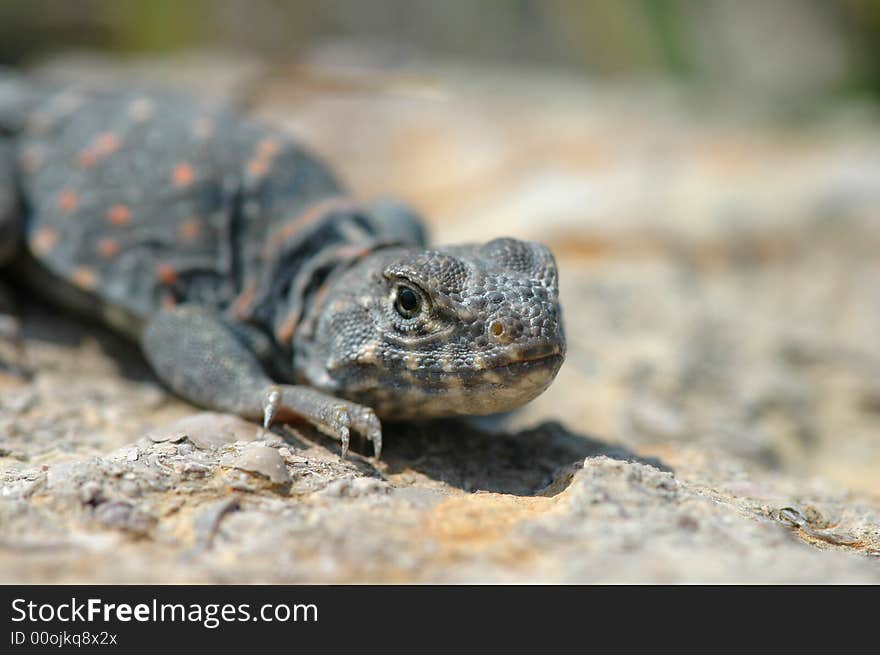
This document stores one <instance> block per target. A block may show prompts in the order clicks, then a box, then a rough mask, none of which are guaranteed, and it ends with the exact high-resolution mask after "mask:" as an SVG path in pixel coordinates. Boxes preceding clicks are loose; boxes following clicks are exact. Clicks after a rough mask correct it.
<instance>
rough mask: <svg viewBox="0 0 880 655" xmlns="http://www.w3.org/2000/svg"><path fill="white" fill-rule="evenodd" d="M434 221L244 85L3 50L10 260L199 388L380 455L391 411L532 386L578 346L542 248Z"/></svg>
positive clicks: (194, 394) (454, 405)
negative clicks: (17, 56) (438, 231)
mask: <svg viewBox="0 0 880 655" xmlns="http://www.w3.org/2000/svg"><path fill="white" fill-rule="evenodd" d="M425 234H426V230H425V228H424V225H423V223H422V220H421V218H420V216H419V215H418V214H417V212H416V211H414V210H413V209H412V208H410V206H409V205H407V204H405V203H404V202H402V201H399V200H395V199H392V198H380V199H378V200H373V201H368V202H364V201H359V200H358V199H356V198H355V197H354V196H353V195H352V194H351V193H350V192H349V191H348V190H347V189H346V188H345V187H344V186H343V184H342V183H341V182H340V181H339V180H338V179H337V177H336V176H335V175H334V174H333V173H332V172H331V170H330V169H329V168H328V167H327V165H325V164H324V163H323V161H322V160H321V159H320V158H319V157H318V156H317V155H315V154H314V153H312V152H311V151H310V150H309V149H307V148H306V147H305V146H303V145H302V144H301V143H299V142H298V141H297V140H295V139H294V138H293V137H292V136H289V135H288V134H287V133H286V132H284V131H282V130H280V129H277V128H273V127H271V126H269V125H264V124H263V123H261V122H259V121H256V120H254V119H252V118H250V117H248V116H246V115H244V114H241V113H239V112H237V111H236V110H235V108H233V107H229V106H222V105H219V106H218V105H215V104H212V103H208V102H204V101H199V100H198V99H195V98H192V97H190V96H188V95H187V94H185V93H180V92H172V91H169V90H164V89H163V90H158V89H148V90H144V89H142V88H139V87H136V86H133V87H132V88H126V89H118V88H95V87H86V86H82V85H79V86H77V85H75V84H58V83H48V82H43V81H37V80H34V79H31V78H28V77H26V76H23V75H21V74H18V73H16V72H14V71H7V72H0V274H2V275H3V276H4V277H8V278H9V279H11V280H12V282H13V283H14V284H21V285H22V286H23V288H26V289H28V290H29V291H30V292H31V293H33V294H36V295H40V296H41V297H44V298H46V299H48V300H49V301H51V302H53V303H55V305H57V306H58V307H61V308H63V309H67V310H74V311H78V312H80V313H83V314H85V315H87V316H90V317H93V318H97V319H98V320H100V321H101V322H103V323H106V324H107V325H108V326H110V327H111V328H112V329H115V330H117V331H119V332H121V333H123V334H124V335H126V336H128V337H130V338H131V339H133V340H135V341H136V342H137V343H138V344H139V345H140V347H141V349H142V351H143V354H144V356H145V358H146V360H147V362H148V363H149V364H150V365H151V367H152V369H153V371H154V372H155V374H156V376H157V377H158V378H159V380H160V381H161V382H163V383H164V384H165V385H166V386H167V387H168V388H169V389H170V390H171V391H172V392H174V393H175V394H177V395H178V396H180V397H182V398H184V399H186V400H187V401H189V402H191V403H193V404H195V405H198V406H202V407H206V408H210V409H214V410H219V411H223V412H229V413H233V414H237V415H239V416H241V417H243V418H245V419H248V420H252V421H255V422H262V425H263V427H264V428H265V429H268V428H269V427H270V426H271V425H272V424H273V423H275V422H276V421H286V422H287V421H294V420H304V421H306V422H308V423H311V424H313V425H314V426H315V427H317V428H318V429H319V430H321V431H323V432H325V433H328V434H329V435H330V436H332V437H335V438H336V439H338V440H339V441H340V442H341V449H342V457H343V458H344V457H345V456H346V453H347V451H348V448H349V441H350V437H351V434H352V433H357V434H360V435H361V436H362V437H365V438H366V439H368V440H369V441H370V442H372V445H373V452H374V457H376V458H377V459H378V458H379V457H380V456H381V451H382V424H381V421H384V420H409V419H422V418H435V417H446V416H457V415H481V414H489V413H496V412H503V411H508V410H511V409H513V408H516V407H518V406H520V405H522V404H524V403H526V402H528V401H530V400H532V399H533V398H535V397H536V396H538V395H539V394H540V393H542V392H543V391H544V390H545V389H546V388H547V387H548V386H549V385H550V383H551V382H552V380H553V379H554V377H555V376H556V373H557V371H558V370H559V368H560V366H561V364H562V362H563V359H564V355H565V337H564V330H563V325H562V318H561V310H560V306H559V297H558V296H559V293H558V271H557V266H556V262H555V260H554V257H553V255H552V253H551V251H550V250H549V248H548V247H547V246H545V245H543V244H540V243H537V242H532V241H522V240H517V239H514V238H510V237H501V238H497V239H494V240H491V241H489V242H488V243H483V244H467V245H453V246H443V247H428V246H427V245H426V236H425Z"/></svg>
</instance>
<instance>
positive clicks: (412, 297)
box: [394, 286, 422, 318]
mask: <svg viewBox="0 0 880 655" xmlns="http://www.w3.org/2000/svg"><path fill="white" fill-rule="evenodd" d="M396 295H397V297H396V299H395V301H394V309H396V310H397V313H398V314H400V315H401V316H403V318H412V317H413V316H415V315H416V314H418V313H419V309H421V306H422V301H421V299H420V298H419V294H417V293H416V292H415V291H413V290H412V289H410V288H409V287H405V286H399V287H397V294H396Z"/></svg>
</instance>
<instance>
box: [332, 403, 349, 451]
mask: <svg viewBox="0 0 880 655" xmlns="http://www.w3.org/2000/svg"><path fill="white" fill-rule="evenodd" d="M329 427H330V428H331V429H332V430H333V432H335V433H336V436H337V437H338V438H339V440H340V441H341V442H342V459H345V458H346V456H347V455H348V444H349V443H350V441H351V415H350V414H349V413H348V409H347V408H346V407H345V406H344V405H338V406H337V407H335V408H334V411H333V420H332V422H331V424H330V426H329Z"/></svg>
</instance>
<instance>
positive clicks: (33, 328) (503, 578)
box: [0, 51, 880, 583]
mask: <svg viewBox="0 0 880 655" xmlns="http://www.w3.org/2000/svg"><path fill="white" fill-rule="evenodd" d="M363 61H369V60H368V59H364V60H363ZM187 62H190V63H187ZM192 62H195V63H192ZM211 62H212V60H211V58H210V57H205V56H197V57H190V58H184V59H183V60H181V62H180V63H179V65H176V66H169V65H168V64H167V62H165V63H159V64H155V65H151V64H150V63H149V62H138V63H137V64H135V65H134V70H137V71H144V70H149V71H153V75H154V76H155V77H157V78H158V79H167V81H168V83H171V84H181V85H184V86H188V87H190V88H194V89H197V90H198V92H200V93H203V94H213V95H220V96H225V97H232V98H239V99H241V100H242V102H243V103H244V104H247V105H249V106H250V107H252V108H253V110H254V112H255V113H256V114H257V115H258V116H261V117H263V118H266V119H268V120H273V121H276V122H281V123H282V124H284V125H286V126H287V127H288V128H289V129H290V130H291V131H292V132H293V133H295V134H297V135H299V136H301V137H302V138H303V139H305V140H306V141H307V142H308V143H310V144H311V145H312V146H313V148H314V149H315V150H317V151H318V152H320V153H321V154H323V155H324V156H325V157H326V158H327V159H328V160H330V161H333V162H334V164H335V166H336V167H337V168H338V169H339V170H340V171H341V172H342V174H343V176H344V177H345V178H347V180H348V181H349V183H350V185H351V186H352V187H353V188H354V189H357V190H358V191H359V192H361V194H362V195H363V196H365V197H369V196H371V195H375V194H379V193H396V194H398V195H400V196H402V197H404V198H406V199H408V200H409V201H411V202H412V203H413V204H415V205H416V206H417V207H419V208H420V209H421V210H423V211H424V213H425V214H426V215H427V216H428V218H429V220H430V224H431V227H432V229H433V233H434V239H435V240H436V241H438V242H450V241H456V240H463V239H474V240H481V239H487V238H491V237H494V236H498V235H500V234H510V235H512V236H518V237H521V238H535V239H540V240H542V241H545V242H547V243H549V245H550V246H551V247H552V248H553V249H554V252H556V253H557V256H558V259H559V264H560V270H561V278H562V285H563V286H562V302H563V306H564V309H565V312H566V325H567V331H568V335H569V346H570V349H569V354H568V357H567V360H566V363H565V365H564V366H563V368H562V371H561V372H560V375H559V378H558V380H557V382H556V383H555V384H554V385H553V386H552V387H551V388H550V390H548V391H547V392H546V393H545V394H544V395H543V396H541V397H540V398H539V399H537V400H536V401H535V402H534V403H532V404H531V405H530V406H528V407H527V408H524V409H523V410H522V411H520V412H517V413H514V414H512V415H509V416H505V417H492V418H486V419H478V420H477V419H474V420H466V421H441V422H435V423H430V424H405V425H389V426H386V435H387V436H386V439H385V442H386V447H385V455H384V456H383V460H382V461H380V462H375V461H373V460H372V459H370V458H368V457H366V456H365V453H367V452H369V449H368V448H366V447H364V446H363V445H361V447H360V448H357V447H356V448H355V450H356V451H359V452H360V453H361V454H358V452H355V453H353V454H352V455H351V457H350V459H349V460H348V461H341V460H340V459H339V457H338V450H339V447H338V444H337V443H334V442H333V441H331V440H330V439H328V438H326V437H324V436H322V435H320V434H319V433H317V432H315V431H313V430H310V429H308V428H307V427H303V426H297V425H294V426H285V427H283V428H278V429H275V430H273V431H272V432H263V431H262V430H260V429H259V427H258V426H256V425H253V424H250V423H247V422H244V421H241V420H239V419H237V418H234V417H229V416H223V415H217V414H211V413H202V412H199V411H198V410H197V409H195V408H193V407H191V406H188V405H187V404H185V403H183V402H181V401H179V400H177V399H175V398H173V397H171V396H169V395H168V394H167V393H166V392H165V391H164V390H163V389H162V388H161V387H160V386H159V385H158V384H157V383H156V382H155V381H154V379H153V378H152V376H151V374H150V373H149V370H148V368H147V367H146V365H145V364H144V362H143V360H142V359H141V358H140V356H139V355H138V353H137V350H136V348H134V347H133V346H131V345H130V344H127V343H125V342H124V341H123V340H121V339H119V338H117V337H115V336H114V335H112V334H110V333H108V332H107V331H105V330H103V329H101V328H99V327H96V326H94V325H92V324H89V323H83V322H78V321H76V320H75V319H72V318H68V317H63V316H58V315H57V314H56V312H55V311H54V310H53V309H51V308H47V307H45V306H43V305H41V304H40V303H38V302H33V301H32V299H28V298H23V297H21V295H20V294H19V295H18V296H16V297H13V298H11V299H7V298H6V297H5V295H0V312H2V311H3V310H4V308H6V309H9V307H8V306H10V305H14V306H15V307H14V310H13V311H12V314H13V315H14V316H16V317H18V319H19V321H20V323H21V334H22V340H21V341H20V342H18V341H16V340H15V339H14V338H12V337H11V336H10V334H11V330H10V329H7V328H8V326H6V328H4V330H3V332H2V333H0V362H2V363H3V365H4V366H3V368H0V581H2V582H5V583H21V582H197V581H198V582H355V581H356V582H363V581H371V582H517V581H521V582H540V581H545V582H612V581H614V582H617V581H627V582H740V581H743V582H744V581H748V582H758V581H772V582H781V581H788V582H844V581H845V582H872V583H877V582H880V483H878V480H880V341H878V339H877V338H876V335H877V334H878V333H880V295H878V292H877V290H878V288H880V258H878V257H877V256H876V253H877V252H878V248H880V216H878V214H877V207H878V206H880V129H878V124H877V123H876V121H875V120H873V119H872V118H871V117H870V116H868V115H863V114H860V113H859V112H858V111H854V110H853V111H850V110H846V111H843V110H841V111H837V112H829V113H828V115H827V116H826V117H823V118H821V119H817V120H816V121H814V122H813V123H810V124H808V125H801V126H794V127H793V126H791V125H786V124H781V123H780V122H778V121H775V120H773V119H769V118H761V117H760V114H758V117H757V118H756V113H755V112H749V111H746V110H747V109H748V108H734V109H731V108H730V107H728V108H726V109H725V110H724V111H723V112H722V111H713V112H705V111H701V110H700V108H699V107H695V106H693V105H692V104H691V103H689V102H688V101H687V99H686V98H683V97H682V96H681V95H678V94H676V93H674V92H670V91H669V90H663V89H651V88H647V87H646V88H642V89H638V90H633V89H624V88H609V87H607V86H597V85H593V84H588V83H586V82H583V81H581V80H571V79H564V78H556V77H551V76H545V77H536V76H534V75H533V76H519V75H511V74H500V73H498V72H497V71H473V70H472V71H469V72H468V73H467V74H464V73H462V72H461V70H460V69H455V68H449V67H444V66H436V65H434V66H428V65H424V64H423V65H421V66H420V67H415V68H397V69H393V70H389V69H387V68H368V67H365V66H363V65H360V66H354V65H351V64H350V62H349V60H348V59H347V58H346V56H344V55H335V54H334V53H333V52H330V51H323V52H322V53H320V56H317V55H316V56H314V57H312V58H311V59H307V60H305V61H304V62H300V63H299V65H298V66H296V67H295V68H291V69H287V68H284V67H276V68H271V69H269V68H265V67H261V66H262V65H259V64H257V63H255V62H252V61H241V62H239V63H238V65H226V64H223V63H222V62H227V63H228V58H227V59H220V60H217V62H216V64H215V65H217V66H219V67H221V68H222V69H223V71H224V74H223V75H218V76H213V77H212V76H210V75H206V70H210V68H211V66H212V64H211ZM188 66H189V68H188ZM44 69H48V70H51V71H54V72H55V73H56V74H57V73H58V72H59V71H60V72H61V73H63V74H64V75H66V76H71V75H73V76H76V75H86V74H87V75H88V76H89V78H90V79H96V77H101V78H102V79H103V78H107V79H113V78H114V77H115V76H125V75H126V74H127V72H128V71H130V70H131V69H130V68H127V67H126V65H125V64H112V63H108V62H102V63H100V65H99V64H96V63H95V60H93V59H88V58H86V59H70V58H67V59H63V60H60V61H58V62H54V63H49V64H47V65H46V66H44ZM166 70H173V75H170V73H167V74H166V73H164V72H163V71H166ZM165 75H170V76H169V77H167V78H166V77H163V76H165ZM7 291H8V289H7ZM7 295H8V294H7ZM7 322H8V321H7ZM4 325H5V323H4ZM22 371H29V372H30V373H31V377H29V378H23V377H22V374H21V373H22ZM72 381H75V382H74V383H72ZM355 446H357V444H355Z"/></svg>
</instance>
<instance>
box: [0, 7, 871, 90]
mask: <svg viewBox="0 0 880 655" xmlns="http://www.w3.org/2000/svg"><path fill="white" fill-rule="evenodd" d="M330 40H347V41H352V42H357V43H360V44H361V45H371V46H373V47H374V48H375V49H376V50H377V53H380V54H381V55H382V56H384V57H385V60H386V61H387V62H388V63H394V62H398V63H399V62H402V61H405V60H406V59H407V58H408V57H411V56H413V55H414V54H421V55H428V56H433V57H444V58H446V57H454V58H455V59H457V60H460V61H462V62H481V63H485V62H489V63H493V64H500V65H504V66H514V67H519V66H528V67H534V66H541V67H547V68H553V69H561V70H566V71H570V72H571V73H573V74H576V75H584V76H593V77H598V78H604V79H607V78H614V79H622V78H623V79H625V78H642V77H645V76H661V77H671V78H674V79H677V80H679V81H684V82H687V83H690V84H697V85H700V86H702V87H706V88H716V87H721V88H723V89H725V90H728V91H732V92H736V93H746V94H756V95H765V96H767V97H768V99H774V100H788V101H790V102H796V101H801V102H803V101H807V100H815V99H818V98H825V99H827V98H835V97H840V96H849V95H853V94H867V95H868V96H873V97H875V96H876V94H877V92H878V89H880V2H878V1H877V0H838V1H836V2H823V1H822V0H774V1H773V2H761V1H760V0H744V1H742V2H725V1H724V0H598V1H596V0H594V1H589V0H549V1H547V2H541V1H539V0H489V1H487V2H481V3H473V2H467V1H465V0H451V1H450V2H443V3H437V2H431V1H430V0H367V1H364V2H351V1H349V2H346V1H345V0H329V1H326V2H320V3H318V2H308V1H306V0H289V1H283V0H253V1H248V0H190V1H189V2H175V1H173V0H121V1H113V0H72V1H70V2H58V1H54V2H53V1H52V0H4V2H3V3H2V4H0V62H3V63H19V62H22V61H27V60H29V59H30V58H32V57H34V56H42V55H45V54H46V53H47V52H58V51H64V50H70V49H90V50H100V51H103V52H107V53H113V54H116V55H120V54H124V55H130V54H133V53H148V52H152V53H156V52H174V51H181V50H190V49H193V48H206V47H209V48H214V47H222V48H224V49H229V48H233V49H238V50H244V51H248V52H252V53H258V54H259V55H260V56H263V57H267V58H273V59H288V58H290V57H292V56H300V55H302V54H304V53H307V52H308V51H310V50H312V49H314V48H316V47H319V46H320V45H321V44H322V43H326V42H327V41H330Z"/></svg>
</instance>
